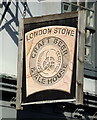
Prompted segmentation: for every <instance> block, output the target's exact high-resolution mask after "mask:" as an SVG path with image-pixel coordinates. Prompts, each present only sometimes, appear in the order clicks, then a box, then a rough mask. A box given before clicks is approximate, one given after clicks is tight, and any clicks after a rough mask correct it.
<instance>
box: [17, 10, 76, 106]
mask: <svg viewBox="0 0 97 120" xmlns="http://www.w3.org/2000/svg"><path fill="white" fill-rule="evenodd" d="M77 16H78V14H77V13H76V12H74V13H65V15H64V14H56V15H49V16H42V17H35V18H25V19H23V20H22V21H23V22H22V23H21V26H22V27H20V30H22V32H20V41H19V55H20V56H19V62H18V90H17V91H18V92H17V108H19V105H20V104H21V103H22V105H23V104H32V103H33V104H34V103H35V102H39V103H40V102H45V103H46V102H59V101H68V100H71V101H73V100H75V85H76V77H75V76H76V26H77V20H76V19H77ZM19 103H20V104H19Z"/></svg>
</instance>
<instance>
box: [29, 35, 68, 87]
mask: <svg viewBox="0 0 97 120" xmlns="http://www.w3.org/2000/svg"><path fill="white" fill-rule="evenodd" d="M69 60H70V53H69V49H68V47H67V45H66V43H65V42H64V41H63V40H62V39H60V38H58V37H54V36H50V37H46V38H43V39H42V40H40V41H39V42H38V43H37V44H36V45H35V46H34V48H33V49H32V51H31V55H30V61H29V69H30V74H31V76H32V79H33V80H34V81H36V82H37V83H39V84H41V85H53V84H55V83H57V82H58V81H59V80H61V79H62V78H63V76H64V74H65V71H66V70H67V67H68V64H69Z"/></svg>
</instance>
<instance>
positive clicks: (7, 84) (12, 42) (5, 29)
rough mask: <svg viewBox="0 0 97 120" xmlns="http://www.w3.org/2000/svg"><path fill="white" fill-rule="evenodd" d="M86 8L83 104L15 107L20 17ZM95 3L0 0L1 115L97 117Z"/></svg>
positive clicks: (96, 26) (68, 117) (75, 119)
mask: <svg viewBox="0 0 97 120" xmlns="http://www.w3.org/2000/svg"><path fill="white" fill-rule="evenodd" d="M79 8H80V9H84V10H85V11H86V18H83V19H86V26H85V60H84V79H83V93H84V98H83V99H84V105H75V104H73V103H64V102H62V103H51V104H50V103H47V104H38V105H28V106H24V107H23V110H16V106H15V102H16V90H17V60H18V38H19V24H20V19H21V18H24V17H25V18H27V17H37V16H44V15H50V14H60V13H65V12H72V11H78V10H79ZM96 12H97V2H96V1H93V2H91V1H87V0H86V1H85V2H81V3H80V4H79V2H77V1H74V2H73V1H66V0H63V1H61V0H60V1H53V2H52V1H48V0H44V1H43V0H34V1H33V2H32V1H28V2H24V1H23V2H21V1H18V2H16V1H14V0H12V1H11V2H10V1H9V2H1V3H0V18H1V26H0V31H1V32H0V37H1V41H0V42H1V43H0V45H1V46H0V55H1V57H0V74H1V75H0V93H2V97H1V99H0V113H1V115H0V116H1V119H4V118H16V119H19V118H56V119H67V120H77V119H86V120H89V119H90V120H91V119H97V62H96V61H97V53H96V52H97V47H96V46H97V23H96V21H97V15H96Z"/></svg>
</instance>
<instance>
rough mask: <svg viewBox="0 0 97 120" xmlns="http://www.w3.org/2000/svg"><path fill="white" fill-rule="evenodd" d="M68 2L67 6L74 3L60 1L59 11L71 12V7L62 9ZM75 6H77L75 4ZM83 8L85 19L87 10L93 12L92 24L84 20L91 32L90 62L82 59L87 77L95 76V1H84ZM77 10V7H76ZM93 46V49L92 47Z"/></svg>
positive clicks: (96, 49)
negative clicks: (90, 6) (91, 5)
mask: <svg viewBox="0 0 97 120" xmlns="http://www.w3.org/2000/svg"><path fill="white" fill-rule="evenodd" d="M67 3H68V4H69V5H70V6H69V7H72V6H73V5H74V3H72V2H62V3H61V12H62V13H64V12H71V11H72V8H69V11H65V10H63V9H64V4H67ZM89 4H93V8H94V10H93V9H90V8H88V6H89ZM75 7H79V6H78V5H77V4H75ZM82 8H83V9H86V19H87V14H88V13H89V12H94V18H93V19H94V22H93V24H94V25H93V26H91V25H87V20H86V27H85V28H86V30H89V31H90V33H91V34H92V40H91V48H90V49H91V62H88V61H86V60H85V61H84V63H85V64H84V76H85V77H89V78H97V63H96V61H97V54H96V51H97V47H96V46H97V39H96V38H97V23H96V21H97V15H96V13H95V11H97V2H87V0H86V2H85V4H84V6H82ZM77 10H78V9H77ZM85 46H86V45H85ZM92 48H93V49H92Z"/></svg>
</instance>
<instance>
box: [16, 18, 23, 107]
mask: <svg viewBox="0 0 97 120" xmlns="http://www.w3.org/2000/svg"><path fill="white" fill-rule="evenodd" d="M23 21H24V20H23V19H21V21H20V27H19V41H18V66H17V95H16V109H21V101H22V78H23V47H24V46H23V45H24V44H23V42H24V24H23Z"/></svg>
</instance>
